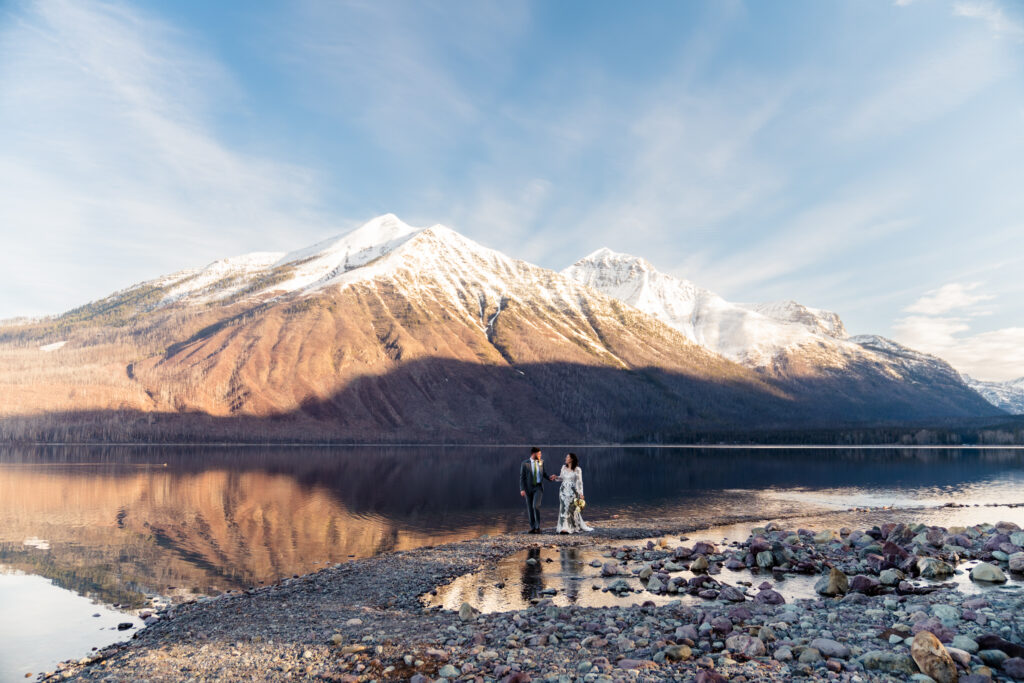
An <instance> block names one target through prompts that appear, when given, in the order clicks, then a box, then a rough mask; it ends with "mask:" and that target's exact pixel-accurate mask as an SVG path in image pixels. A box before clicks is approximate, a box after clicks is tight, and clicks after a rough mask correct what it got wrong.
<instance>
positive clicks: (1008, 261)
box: [0, 0, 1024, 380]
mask: <svg viewBox="0 0 1024 683" xmlns="http://www.w3.org/2000/svg"><path fill="white" fill-rule="evenodd" d="M389 212H390V213H395V214H397V215H398V216H399V217H400V218H402V219H403V220H404V221H406V222H407V223H410V224H413V225H431V224H434V223H443V224H445V225H447V226H449V227H451V228H453V229H455V230H457V231H459V232H461V233H462V234H464V235H466V236H468V237H470V238H472V239H474V240H476V241H478V242H480V243H482V244H484V245H486V246H488V247H492V248H495V249H498V250H500V251H503V252H504V253H506V254H508V255H510V256H513V257H517V258H521V259H525V260H527V261H530V262H533V263H536V264H538V265H541V266H544V267H547V268H552V269H555V270H561V269H562V268H564V267H566V266H568V265H570V264H571V263H573V262H574V261H576V260H577V259H579V258H581V257H583V256H585V255H586V254H588V253H590V252H592V251H594V250H596V249H598V248H600V247H609V248H611V249H614V250H616V251H620V252H626V253H630V254H635V255H638V256H643V257H645V258H647V259H648V260H650V261H651V262H652V263H654V265H655V266H656V267H658V269H659V270H662V271H664V272H667V273H670V274H672V275H676V276H678V277H682V278H686V279H689V280H692V281H693V282H695V283H697V284H698V285H700V286H701V287H705V288H707V289H711V290H713V291H715V292H717V293H719V294H721V295H722V296H725V297H726V298H727V299H730V300H733V301H748V302H754V301H773V300H782V299H792V300H796V301H799V302H800V303H803V304H805V305H808V306H813V307H819V308H825V309H829V310H834V311H836V312H838V313H839V314H840V315H841V316H842V317H843V319H844V321H845V323H846V326H847V328H848V329H849V330H850V332H852V333H854V334H866V333H871V334H881V335H884V336H888V337H892V338H894V339H896V340H898V341H901V342H903V343H906V344H908V345H910V346H912V347H913V348H916V349H919V350H922V351H926V352H930V353H935V354H937V355H939V356H941V357H942V358H945V359H946V360H948V361H949V362H950V363H952V364H953V365H954V367H956V368H957V369H958V370H960V371H962V372H967V373H969V374H971V375H972V376H975V377H979V378H982V379H989V380H1003V379H1011V378H1015V377H1020V376H1024V276H1022V275H1021V273H1022V271H1024V4H1022V3H1019V2H1015V1H1013V0H1002V1H1001V0H896V1H893V0H863V1H861V0H856V1H855V0H846V1H838V0H837V1H833V2H821V1H820V0H804V1H800V0H790V1H788V2H785V3H777V2H767V1H759V2H752V1H751V2H742V1H740V0H731V1H730V0H708V1H706V2H700V1H696V0H695V1H694V2H685V3H681V2H674V1H673V2H657V1H654V0H652V1H651V2H645V3H641V4H636V3H625V2H610V1H602V0H593V1H592V0H586V1H585V0H559V1H557V2H549V1H541V2H515V1H510V0H501V1H498V2H486V1H484V0H474V1H473V2H450V1H447V2H446V1H438V2H431V1H429V0H426V1H418V2H412V1H407V2H388V1H386V0H372V1H371V0H366V1H358V2H329V1H327V0H324V1H322V2H314V1H310V0H293V1H289V2H233V3H232V2H217V3H210V2H206V1H205V0H178V1H176V2H173V3H166V2H135V3H122V2H77V1H72V0H47V1H40V2H28V1H23V0H6V1H0V240H2V241H0V244H2V248H0V318H10V317H16V316H35V315H45V314H53V313H59V312H61V311H64V310H67V309H69V308H72V307H74V306H77V305H80V304H82V303H85V302H87V301H90V300H93V299H97V298H100V297H102V296H104V295H106V294H108V293H110V292H112V291H115V290H117V289H121V288H124V287H126V286H129V285H131V284H133V283H136V282H139V281H143V280H147V279H152V278H154V277H157V276H159V275H161V274H165V273H169V272H173V271H177V270H180V269H182V268H188V267H197V266H202V265H204V264H206V263H209V262H211V261H213V260H215V259H218V258H223V257H226V256H233V255H238V254H242V253H246V252H251V251H289V250H293V249H296V248H300V247H302V246H305V245H308V244H312V243H314V242H317V241H319V240H322V239H324V238H326V237H330V236H333V235H337V234H340V233H343V232H346V231H347V230H350V229H352V228H354V227H356V226H358V225H360V224H362V223H363V222H365V221H367V220H369V219H370V218H372V217H374V216H377V215H380V214H383V213H389Z"/></svg>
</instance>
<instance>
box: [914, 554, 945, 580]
mask: <svg viewBox="0 0 1024 683" xmlns="http://www.w3.org/2000/svg"><path fill="white" fill-rule="evenodd" d="M917 569H918V571H919V572H921V576H923V577H924V578H926V579H944V578H946V577H947V576H953V567H952V566H951V565H950V564H948V563H946V562H943V561H942V560H938V559H936V558H934V557H919V558H917Z"/></svg>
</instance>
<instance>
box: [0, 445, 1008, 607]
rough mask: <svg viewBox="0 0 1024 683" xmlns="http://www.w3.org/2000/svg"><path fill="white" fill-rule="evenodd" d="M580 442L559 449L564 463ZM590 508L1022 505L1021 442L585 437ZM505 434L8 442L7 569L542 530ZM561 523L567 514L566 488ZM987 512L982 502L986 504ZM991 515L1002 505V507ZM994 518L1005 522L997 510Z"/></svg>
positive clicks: (264, 570)
mask: <svg viewBox="0 0 1024 683" xmlns="http://www.w3.org/2000/svg"><path fill="white" fill-rule="evenodd" d="M564 450H565V449H555V448H549V449H547V450H546V453H545V454H546V459H547V462H548V463H549V465H548V468H549V470H553V471H554V470H557V466H555V464H556V463H560V461H561V459H562V457H563V455H564ZM576 451H577V452H578V453H579V454H580V457H581V463H582V466H583V468H584V472H585V485H586V492H587V500H588V503H589V504H588V506H587V510H586V516H587V518H588V520H589V521H591V522H594V523H596V524H598V525H599V524H600V522H601V520H602V519H608V518H610V517H612V516H613V515H620V516H623V517H633V518H637V519H646V518H650V517H678V518H682V519H685V518H686V517H687V516H689V515H694V516H700V517H702V518H708V517H710V516H716V517H722V518H724V517H727V516H736V515H760V516H764V517H772V516H777V515H782V514H789V513H794V512H814V511H817V510H827V509H837V508H845V507H849V506H851V505H860V504H864V503H865V502H870V503H871V504H876V505H877V504H891V503H898V504H903V505H905V504H915V503H920V504H942V503H945V502H953V501H955V502H958V503H965V502H966V503H1007V502H1022V501H1017V500H1016V498H1015V497H1020V498H1022V499H1024V495H1020V494H1018V491H1020V490H1021V489H1020V484H1021V481H1022V480H1024V452H1021V451H1014V450H994V449H993V450H835V449H820V450H786V449H773V450H750V449H714V450H710V449H709V450H704V449H663V448H659V449H644V448H630V449H626V448H583V447H580V448H577V449H576ZM527 452H528V449H523V448H495V447H479V448H467V447H433V448H425V447H409V448H398V447H351V448H307V447H296V448H215V447H189V448H182V447H150V448H130V447H66V448H58V447H47V448H11V447H8V448H6V449H4V450H0V565H5V566H6V567H7V568H9V569H13V570H20V571H24V572H26V573H31V574H38V575H41V576H46V577H49V578H51V579H53V580H55V581H56V582H57V583H58V584H59V585H61V586H63V587H66V588H70V589H72V590H75V591H77V592H79V593H81V594H85V595H91V596H96V597H98V598H100V599H102V600H103V601H105V602H108V603H119V604H122V605H130V606H140V605H142V604H143V602H144V601H145V595H144V594H145V593H147V592H149V593H157V594H163V595H172V596H173V595H180V594H182V593H191V592H197V593H211V592H218V591H221V590H226V589H229V588H240V587H247V586H252V585H257V584H259V583H261V582H268V581H273V580H276V579H278V578H281V577H283V576H289V575H291V574H296V573H301V572H307V571H311V570H315V569H317V568H318V567H319V566H322V565H323V564H325V563H335V562H344V561H347V560H348V559H350V558H352V557H365V556H370V555H373V554H376V553H380V552H384V551H388V550H398V549H407V548H412V547H417V546H422V545H431V544H438V543H443V542H448V541H453V540H459V539H463V538H469V537H475V536H478V535H480V534H484V533H498V532H504V531H510V530H520V529H522V528H523V527H525V526H526V524H525V511H523V510H522V503H521V501H520V498H519V496H518V481H517V476H518V468H519V463H520V462H521V461H522V460H523V459H524V458H525V455H526V453H527ZM544 502H545V506H544V517H543V522H544V524H545V525H546V526H553V523H554V519H555V512H556V507H557V501H556V494H555V488H554V487H552V486H550V485H549V487H548V491H547V494H546V496H545V501H544ZM979 512H981V511H980V510H979ZM984 518H985V519H987V518H988V517H987V516H984ZM991 521H997V520H996V519H994V518H993V519H992V520H991Z"/></svg>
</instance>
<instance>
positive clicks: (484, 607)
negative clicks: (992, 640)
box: [423, 526, 1024, 612]
mask: <svg viewBox="0 0 1024 683" xmlns="http://www.w3.org/2000/svg"><path fill="white" fill-rule="evenodd" d="M739 528H740V527H739V526H736V527H729V528H728V529H729V531H733V532H736V531H738V530H739ZM744 529H745V531H744V539H745V538H746V535H745V534H747V533H749V527H744ZM713 531H725V528H719V529H716V530H713ZM730 536H732V537H731V538H730ZM697 540H708V541H712V542H715V543H717V544H719V548H720V549H721V550H725V549H727V548H728V543H730V542H733V541H736V540H737V537H736V536H735V535H734V534H724V535H723V534H721V533H715V534H713V535H704V534H702V535H701V536H700V537H699V538H696V537H694V538H689V539H687V540H686V541H685V542H684V541H678V539H672V543H671V544H674V545H679V544H685V545H691V546H692V545H693V543H694V542H695V541H697ZM676 541H678V543H677V542H676ZM723 541H724V543H723ZM628 545H631V546H636V545H640V546H645V545H646V540H644V541H639V542H636V541H634V542H631V543H629V544H628ZM618 547H621V545H614V546H613V545H601V546H590V547H583V548H559V547H554V546H548V547H542V546H537V547H534V548H529V549H527V550H523V551H520V552H517V553H514V554H512V555H509V556H508V557H506V558H504V559H502V560H500V561H499V562H498V563H497V564H496V565H495V566H494V567H489V568H486V569H483V570H480V571H477V572H472V573H469V574H464V575H462V576H460V577H458V578H456V579H455V580H454V581H452V582H451V583H449V584H446V585H444V586H440V587H438V589H437V591H436V594H427V595H425V596H423V601H424V603H425V604H426V605H428V606H439V607H441V608H443V609H449V610H458V609H459V607H460V606H461V605H462V603H464V602H468V603H469V604H470V605H472V606H473V607H475V608H476V609H478V610H480V611H481V612H508V611H514V610H521V609H526V608H528V607H530V606H531V605H532V604H536V603H537V602H539V601H541V600H544V599H550V600H551V601H552V602H553V603H554V604H556V605H559V606H568V605H579V606H582V607H614V606H625V605H639V604H642V603H644V602H648V601H650V602H653V603H655V604H658V605H662V604H666V603H669V602H672V601H675V600H678V601H681V602H682V603H683V604H693V605H701V604H707V603H708V602H710V601H708V600H705V599H703V598H700V597H697V596H693V595H688V594H685V593H683V594H665V595H660V594H655V593H651V592H648V591H647V590H646V588H645V587H644V586H645V583H646V582H643V581H641V580H640V579H639V578H638V577H637V576H636V575H635V574H632V573H631V570H632V569H634V568H639V567H641V566H642V565H643V563H642V562H630V564H629V567H628V569H622V571H627V572H630V573H627V574H626V575H621V576H611V577H604V576H602V575H601V565H602V564H603V563H605V562H617V561H616V560H615V559H614V558H613V557H612V554H613V552H614V549H615V548H618ZM593 564H597V565H598V566H593ZM975 564H977V562H976V561H970V562H964V563H962V564H960V565H959V566H958V567H957V570H958V572H959V573H958V574H956V575H954V576H953V577H951V578H950V579H949V580H948V581H947V583H948V582H952V583H954V584H956V587H957V589H958V590H959V591H960V592H962V593H964V594H965V595H974V594H978V593H983V592H985V591H990V590H996V591H1013V592H1017V591H1019V590H1020V589H1021V588H1022V587H1024V583H1022V582H1021V581H1020V579H1022V578H1024V577H1021V576H1015V575H1014V576H1011V575H1008V576H1009V579H1010V580H1009V582H1008V583H1007V584H1005V585H1003V586H998V585H992V584H982V583H975V582H973V581H971V579H970V576H969V572H970V569H971V568H972V567H973V566H974V565H975ZM671 575H672V576H673V577H681V578H684V579H690V578H692V577H694V576H696V575H695V574H694V573H693V572H690V571H688V570H684V571H680V572H672V574H671ZM711 576H712V578H714V579H715V580H716V581H717V582H719V583H720V584H722V585H723V586H724V585H730V586H735V587H736V588H738V589H740V590H741V591H744V592H747V593H749V595H750V596H753V595H756V594H757V592H758V586H760V585H761V584H762V583H765V582H767V583H768V584H770V585H771V587H772V589H773V590H776V591H778V592H779V593H781V594H782V596H783V597H784V598H785V599H786V602H793V601H794V600H799V599H802V598H809V599H815V598H817V597H819V596H818V595H817V594H816V593H815V592H814V584H815V583H816V582H817V580H818V579H819V578H820V576H819V575H816V574H815V575H804V574H786V575H784V578H778V577H775V576H773V575H772V573H771V572H765V571H759V570H750V569H740V570H730V569H722V570H720V571H718V572H717V573H713V574H712V575H711ZM620 580H624V581H626V583H628V584H629V587H630V588H631V591H630V592H624V593H616V592H613V591H612V590H609V589H610V587H611V586H612V584H613V583H615V582H617V581H620ZM913 583H914V585H917V586H928V585H934V584H936V583H942V582H935V581H928V580H923V579H920V580H915V581H913Z"/></svg>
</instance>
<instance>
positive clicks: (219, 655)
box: [38, 519, 1024, 683]
mask: <svg viewBox="0 0 1024 683" xmlns="http://www.w3.org/2000/svg"><path fill="white" fill-rule="evenodd" d="M716 521H721V520H716ZM731 521H733V522H736V521H742V520H741V519H734V520H731ZM708 526H709V524H707V523H701V521H700V520H691V522H690V523H689V524H687V525H686V526H685V527H676V528H673V526H672V524H671V521H665V520H662V521H658V520H654V521H652V522H651V523H649V524H648V525H646V526H627V525H625V524H621V523H611V524H604V525H602V528H601V529H600V531H599V532H597V533H596V534H593V535H587V536H556V535H544V536H540V537H536V536H527V535H518V534H510V535H502V536H495V537H483V538H479V539H474V540H470V541H464V542H461V543H452V544H447V545H443V546H437V547H425V548H419V549H416V550H411V551H406V552H397V553H389V554H384V555H380V556H377V557H374V558H369V559H365V560H358V561H353V562H350V563H346V564H340V565H334V566H331V567H326V568H324V569H322V570H320V571H318V572H315V573H312V574H308V575H305V576H296V577H293V578H290V579H285V580H283V581H280V582H278V583H276V584H274V585H271V586H266V587H261V588H257V589H253V590H245V591H231V592H228V593H224V594H222V595H219V596H213V597H205V598H200V599H198V600H195V601H190V602H185V603H181V604H176V605H170V606H167V607H165V608H163V609H160V610H158V611H155V612H154V613H153V614H152V615H147V616H148V618H147V619H146V623H147V625H146V627H145V628H144V629H141V630H140V631H139V632H138V633H136V634H135V636H134V637H133V638H132V639H131V640H130V641H128V642H126V643H122V644H118V645H114V646H111V647H108V648H106V649H103V650H99V651H96V652H94V653H93V654H92V655H90V656H87V657H85V658H82V659H80V660H71V661H68V662H65V663H63V664H61V665H60V666H59V667H58V668H57V669H56V670H55V671H52V672H46V673H43V674H40V675H39V676H38V677H39V679H41V680H67V679H71V680H104V681H129V680H154V681H156V680H254V679H255V680H263V679H266V680H283V679H291V680H326V681H374V680H377V681H415V682H424V681H440V680H446V681H454V680H465V681H506V682H513V681H520V682H522V681H574V680H582V681H630V682H632V681H661V680H679V681H724V680H735V681H783V680H839V681H876V680H877V681H881V680H918V681H928V680H936V681H940V682H944V681H955V680H959V681H962V682H963V681H968V682H972V683H973V682H976V681H987V680H997V681H998V680H1022V679H1024V645H1022V643H1024V612H1022V610H1021V608H1022V607H1024V596H1022V595H1021V592H1020V591H1019V590H1018V588H1017V584H1014V583H1011V584H1010V586H1012V587H1004V586H1003V584H1005V583H1006V582H1007V577H1008V576H1012V573H1014V572H1021V571H1024V531H1022V530H1021V529H1020V527H1019V526H1018V525H1017V524H1014V523H1011V522H998V523H995V524H980V525H974V526H969V527H949V528H942V527H936V526H925V525H923V524H912V523H903V522H899V523H897V522H891V523H883V524H880V525H877V526H873V527H871V528H862V529H850V528H838V529H831V528H816V529H803V528H799V527H790V526H789V525H787V523H786V520H780V521H776V522H771V523H767V524H764V525H761V526H753V525H752V526H750V533H749V536H748V537H747V538H746V539H745V540H735V541H732V542H729V543H722V544H719V545H716V544H714V543H711V542H708V541H694V540H691V539H689V538H688V536H687V535H686V534H689V533H693V531H694V530H695V529H700V528H707V527H708ZM694 535H695V536H700V534H694ZM537 547H545V548H587V549H590V550H593V551H595V552H599V553H600V555H601V558H602V560H601V561H598V560H592V561H591V562H590V563H588V566H587V571H588V572H590V573H591V574H592V575H593V580H594V583H593V585H591V586H590V590H593V591H595V592H597V591H600V592H601V593H602V594H608V595H609V596H615V597H618V596H621V601H622V604H621V605H616V604H612V605H611V606H607V607H599V608H595V607H585V606H579V605H557V604H555V599H554V598H556V597H557V592H558V591H557V590H555V589H550V590H547V591H545V593H544V595H541V596H539V597H535V598H533V599H532V600H531V601H530V603H529V607H527V608H525V609H521V610H515V611H495V612H490V613H481V612H480V611H478V610H477V609H476V608H475V607H474V606H473V605H472V604H470V602H465V603H463V604H461V605H460V608H459V609H458V610H457V611H456V610H449V609H441V608H440V607H438V606H429V604H428V603H429V598H430V596H431V593H432V592H433V593H435V594H436V592H437V590H438V589H439V587H440V588H442V589H443V587H444V586H445V585H446V584H449V583H450V582H451V581H452V580H453V579H455V578H457V577H459V576H463V575H465V574H467V573H469V572H473V571H476V570H479V569H480V568H481V567H486V566H490V565H493V564H494V563H496V562H498V561H500V560H501V559H502V558H506V557H508V556H510V555H512V554H514V553H517V552H521V551H523V550H527V549H530V548H537ZM527 561H528V562H529V561H530V560H527ZM533 561H534V562H536V560H533ZM591 565H593V566H591ZM740 577H747V578H740ZM750 577H756V578H755V580H753V581H752V580H748V579H749V578H750ZM799 577H810V578H813V579H814V580H815V582H814V593H815V597H813V598H798V599H793V598H788V599H787V597H786V594H787V588H786V586H787V581H795V580H797V579H798V578H799ZM958 580H959V581H960V583H961V584H963V582H965V581H967V584H966V585H968V586H969V587H970V588H971V590H964V585H959V586H958V583H957V581H958Z"/></svg>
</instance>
